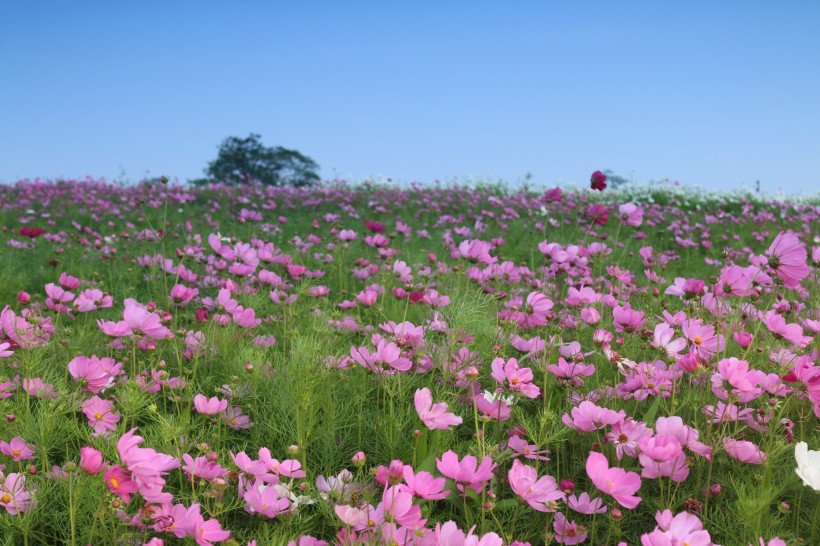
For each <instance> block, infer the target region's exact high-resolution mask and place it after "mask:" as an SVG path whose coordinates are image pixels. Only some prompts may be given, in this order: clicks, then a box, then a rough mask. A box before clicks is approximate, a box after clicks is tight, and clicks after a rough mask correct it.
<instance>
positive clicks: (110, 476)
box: [103, 464, 139, 503]
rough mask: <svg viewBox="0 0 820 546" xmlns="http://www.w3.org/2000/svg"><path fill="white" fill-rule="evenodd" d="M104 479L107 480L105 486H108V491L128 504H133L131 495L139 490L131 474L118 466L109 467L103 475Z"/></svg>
mask: <svg viewBox="0 0 820 546" xmlns="http://www.w3.org/2000/svg"><path fill="white" fill-rule="evenodd" d="M103 479H104V480H105V485H106V486H108V490H109V491H111V492H112V493H114V494H115V495H117V496H118V497H120V498H121V499H122V500H124V501H125V502H126V503H129V502H131V494H132V493H136V492H137V490H138V489H139V487H138V486H137V484H136V483H135V482H134V481H133V480H132V479H131V474H130V473H129V472H128V471H127V470H125V469H124V468H122V467H121V466H120V465H118V464H115V465H114V466H111V467H109V468H108V469H107V470H106V471H105V472H104V473H103Z"/></svg>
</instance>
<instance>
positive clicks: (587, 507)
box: [567, 491, 607, 515]
mask: <svg viewBox="0 0 820 546" xmlns="http://www.w3.org/2000/svg"><path fill="white" fill-rule="evenodd" d="M567 506H569V507H570V508H571V509H572V510H575V511H576V512H578V513H579V514H588V515H591V514H604V513H606V510H607V507H606V505H604V501H603V499H593V498H590V496H589V493H587V492H586V491H584V492H583V493H581V494H580V495H578V496H577V497H576V496H575V495H570V496H569V498H568V499H567Z"/></svg>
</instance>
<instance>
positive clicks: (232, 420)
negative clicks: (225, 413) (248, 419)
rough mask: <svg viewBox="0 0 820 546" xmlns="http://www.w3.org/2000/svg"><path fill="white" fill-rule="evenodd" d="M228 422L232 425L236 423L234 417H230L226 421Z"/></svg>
mask: <svg viewBox="0 0 820 546" xmlns="http://www.w3.org/2000/svg"><path fill="white" fill-rule="evenodd" d="M228 423H230V424H232V425H236V419H231V420H230V421H228Z"/></svg>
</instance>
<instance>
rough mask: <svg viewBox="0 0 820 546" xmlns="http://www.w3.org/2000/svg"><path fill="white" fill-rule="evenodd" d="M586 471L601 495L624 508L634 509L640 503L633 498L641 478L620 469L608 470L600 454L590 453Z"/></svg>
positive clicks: (638, 498)
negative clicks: (610, 497)
mask: <svg viewBox="0 0 820 546" xmlns="http://www.w3.org/2000/svg"><path fill="white" fill-rule="evenodd" d="M586 470H587V475H588V476H589V478H590V479H591V480H592V483H593V485H595V487H597V488H598V489H599V490H600V491H602V492H603V493H606V494H607V495H612V497H613V498H614V499H615V500H616V501H618V503H619V504H620V505H621V506H623V507H624V508H629V509H632V508H635V507H636V506H638V504H639V503H640V502H641V498H640V497H636V496H635V492H636V491H637V490H638V489H640V488H641V477H640V476H638V475H637V474H636V473H634V472H626V471H625V470H624V469H622V468H618V467H612V468H610V467H609V463H608V462H607V460H606V457H605V456H604V455H603V454H602V453H598V452H597V451H590V453H589V457H588V458H587V464H586Z"/></svg>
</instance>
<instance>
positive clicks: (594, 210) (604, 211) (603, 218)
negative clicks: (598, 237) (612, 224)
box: [587, 203, 609, 226]
mask: <svg viewBox="0 0 820 546" xmlns="http://www.w3.org/2000/svg"><path fill="white" fill-rule="evenodd" d="M587 216H589V217H590V218H592V221H593V222H594V223H596V224H598V225H599V226H603V225H606V223H607V221H608V220H609V209H608V208H607V207H606V205H601V204H598V203H593V204H592V205H590V206H589V208H588V209H587Z"/></svg>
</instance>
